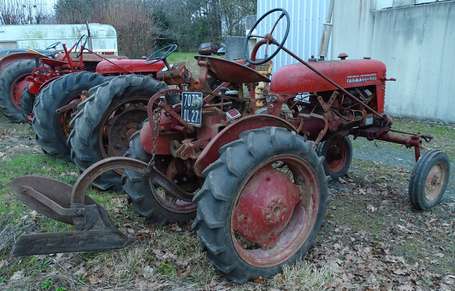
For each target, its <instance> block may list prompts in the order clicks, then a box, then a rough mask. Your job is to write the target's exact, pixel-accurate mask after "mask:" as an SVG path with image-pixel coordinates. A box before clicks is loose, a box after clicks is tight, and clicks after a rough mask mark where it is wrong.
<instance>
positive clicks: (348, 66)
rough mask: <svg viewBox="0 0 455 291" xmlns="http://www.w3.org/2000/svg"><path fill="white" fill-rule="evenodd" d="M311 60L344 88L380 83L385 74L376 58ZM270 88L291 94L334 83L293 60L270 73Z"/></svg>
mask: <svg viewBox="0 0 455 291" xmlns="http://www.w3.org/2000/svg"><path fill="white" fill-rule="evenodd" d="M310 64H311V65H312V66H313V67H314V68H316V69H317V70H318V71H319V72H321V73H322V74H324V75H326V76H327V77H329V78H330V79H332V80H333V81H335V82H336V83H338V84H339V85H341V86H342V87H344V88H353V87H364V86H370V85H379V84H380V83H383V82H384V79H385V77H386V66H385V64H384V63H382V62H380V61H377V60H370V59H365V60H341V61H320V62H310ZM270 89H271V91H272V92H273V93H277V94H290V95H292V94H297V93H302V92H321V91H331V90H334V89H335V87H334V86H333V85H331V84H330V83H328V82H327V81H325V80H324V79H322V78H321V77H319V76H318V75H316V74H315V73H314V72H313V71H311V70H310V69H308V68H307V67H306V66H305V65H303V64H294V65H288V66H285V67H283V68H281V69H279V70H278V71H277V72H276V73H274V74H273V76H272V83H271V87H270Z"/></svg>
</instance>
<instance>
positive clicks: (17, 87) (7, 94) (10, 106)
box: [0, 60, 36, 123]
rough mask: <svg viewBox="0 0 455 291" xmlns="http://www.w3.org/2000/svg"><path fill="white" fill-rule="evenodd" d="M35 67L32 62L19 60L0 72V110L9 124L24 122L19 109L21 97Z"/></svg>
mask: <svg viewBox="0 0 455 291" xmlns="http://www.w3.org/2000/svg"><path fill="white" fill-rule="evenodd" d="M35 66H36V62H35V61H32V60H20V61H16V62H13V63H11V64H9V65H7V66H6V67H5V68H4V69H3V70H2V71H1V72H0V108H1V109H2V111H3V114H4V115H5V116H6V117H8V119H9V120H10V121H11V122H16V123H18V122H25V121H27V118H26V116H25V115H24V114H23V112H22V108H21V96H22V92H23V91H24V90H27V83H28V82H27V81H26V80H25V78H26V77H27V76H29V75H30V74H31V73H32V71H33V69H34V68H35Z"/></svg>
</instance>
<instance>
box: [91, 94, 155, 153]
mask: <svg viewBox="0 0 455 291" xmlns="http://www.w3.org/2000/svg"><path fill="white" fill-rule="evenodd" d="M147 101H148V99H145V98H144V99H143V100H142V99H141V98H137V97H131V98H127V99H125V100H123V102H121V103H119V104H117V105H116V106H113V107H112V108H110V110H109V111H108V112H106V114H105V117H104V118H103V120H102V121H101V123H100V124H101V126H100V128H101V130H100V134H99V147H100V150H101V156H102V157H103V158H106V157H112V156H122V155H123V154H124V153H125V152H126V150H127V149H128V145H129V140H130V137H131V136H132V135H133V134H134V133H135V132H136V131H137V130H139V129H140V128H141V126H142V123H143V122H144V120H145V119H146V118H147Z"/></svg>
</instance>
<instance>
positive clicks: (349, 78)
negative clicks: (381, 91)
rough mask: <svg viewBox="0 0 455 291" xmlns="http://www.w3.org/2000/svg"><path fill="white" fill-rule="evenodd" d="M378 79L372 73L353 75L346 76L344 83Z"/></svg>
mask: <svg viewBox="0 0 455 291" xmlns="http://www.w3.org/2000/svg"><path fill="white" fill-rule="evenodd" d="M377 79H378V77H377V75H376V74H375V73H374V74H364V75H354V76H347V77H346V83H348V84H355V83H364V82H369V81H376V80H377Z"/></svg>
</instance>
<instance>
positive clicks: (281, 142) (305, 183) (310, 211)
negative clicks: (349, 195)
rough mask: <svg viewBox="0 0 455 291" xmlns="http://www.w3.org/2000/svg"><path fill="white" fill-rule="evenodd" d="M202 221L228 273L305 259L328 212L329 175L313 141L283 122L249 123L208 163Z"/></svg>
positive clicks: (202, 231)
mask: <svg viewBox="0 0 455 291" xmlns="http://www.w3.org/2000/svg"><path fill="white" fill-rule="evenodd" d="M204 176H205V178H206V179H205V182H204V185H203V186H202V188H201V190H200V191H199V192H198V193H197V195H196V197H195V200H196V201H197V216H196V219H195V222H194V227H195V229H196V230H197V235H198V237H199V239H200V241H201V243H202V245H203V246H204V248H205V249H206V250H207V254H208V258H209V260H210V261H212V263H213V264H214V265H215V267H216V268H217V269H218V270H219V271H221V272H222V273H224V274H225V275H226V277H228V278H229V279H230V280H233V281H235V282H245V281H247V280H250V279H254V278H257V277H260V276H262V277H271V276H273V275H274V274H276V273H277V272H279V271H280V270H281V268H282V266H283V265H286V264H292V263H294V262H295V261H296V260H298V259H301V258H302V257H303V256H304V255H305V254H306V253H307V252H308V250H309V248H310V247H311V246H312V244H313V242H314V239H315V237H316V234H317V233H318V231H319V229H320V227H321V224H322V222H323V219H324V214H325V210H326V200H327V194H328V190H327V182H326V176H325V173H324V169H323V167H322V164H321V160H320V159H319V158H318V156H317V154H316V152H315V151H314V150H313V148H312V144H310V143H309V142H307V141H305V139H304V138H303V137H301V136H298V135H297V134H295V133H294V132H290V131H288V130H286V129H283V128H275V127H266V128H261V129H256V130H251V131H247V132H245V133H243V134H241V136H240V139H238V140H236V141H234V142H232V143H229V144H227V145H225V146H224V147H223V148H222V149H221V153H220V157H219V159H218V160H217V161H216V162H214V163H213V164H212V165H210V166H209V167H208V168H207V169H206V170H205V171H204Z"/></svg>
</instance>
